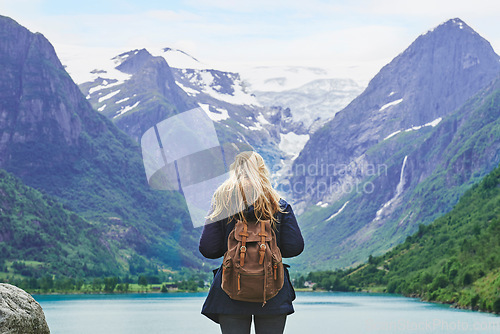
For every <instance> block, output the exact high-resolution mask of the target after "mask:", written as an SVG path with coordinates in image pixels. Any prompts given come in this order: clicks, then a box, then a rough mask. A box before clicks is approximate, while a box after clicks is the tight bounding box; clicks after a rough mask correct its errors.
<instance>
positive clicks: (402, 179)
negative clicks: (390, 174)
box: [374, 155, 408, 221]
mask: <svg viewBox="0 0 500 334" xmlns="http://www.w3.org/2000/svg"><path fill="white" fill-rule="evenodd" d="M407 159H408V156H407V155H405V158H404V159H403V165H402V166H401V174H400V175H399V183H398V185H397V186H396V193H395V194H394V196H393V197H392V198H391V199H390V200H388V201H387V202H386V203H385V204H384V205H382V207H381V208H380V209H379V210H378V211H377V213H376V215H375V219H374V221H376V220H380V217H382V214H383V213H384V211H385V209H386V208H387V207H389V206H391V205H392V203H393V202H394V201H395V200H396V199H397V198H398V197H399V195H401V193H402V192H403V187H404V186H405V176H404V172H405V167H406V160H407Z"/></svg>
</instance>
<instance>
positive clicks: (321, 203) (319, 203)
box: [316, 201, 328, 208]
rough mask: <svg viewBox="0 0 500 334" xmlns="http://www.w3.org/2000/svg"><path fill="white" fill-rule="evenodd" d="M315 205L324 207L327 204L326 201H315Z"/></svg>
mask: <svg viewBox="0 0 500 334" xmlns="http://www.w3.org/2000/svg"><path fill="white" fill-rule="evenodd" d="M316 205H317V206H320V207H322V208H326V207H327V206H328V203H323V202H322V201H319V202H318V203H316Z"/></svg>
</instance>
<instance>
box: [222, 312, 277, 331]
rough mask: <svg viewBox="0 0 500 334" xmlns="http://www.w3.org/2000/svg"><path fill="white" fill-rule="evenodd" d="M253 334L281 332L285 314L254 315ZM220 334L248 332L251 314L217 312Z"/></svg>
mask: <svg viewBox="0 0 500 334" xmlns="http://www.w3.org/2000/svg"><path fill="white" fill-rule="evenodd" d="M253 320H254V326H255V334H282V333H283V331H284V330H285V321H286V314H275V315H254V319H253ZM219 323H220V328H221V330H222V334H250V326H251V324H252V315H239V314H219Z"/></svg>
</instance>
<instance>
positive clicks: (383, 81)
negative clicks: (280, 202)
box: [289, 19, 500, 268]
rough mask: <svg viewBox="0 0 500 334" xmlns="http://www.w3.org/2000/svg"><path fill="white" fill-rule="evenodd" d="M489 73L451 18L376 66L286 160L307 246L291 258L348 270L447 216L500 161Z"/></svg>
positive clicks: (476, 47)
mask: <svg viewBox="0 0 500 334" xmlns="http://www.w3.org/2000/svg"><path fill="white" fill-rule="evenodd" d="M499 76H500V58H499V56H498V55H497V54H496V53H495V52H494V50H493V48H492V47H491V45H490V43H489V42H488V41H486V40H485V39H484V38H482V37H481V36H480V35H479V34H478V33H476V32H475V31H474V30H473V29H472V28H470V27H469V26H468V25H466V24H465V23H464V22H463V21H461V20H460V19H452V20H449V21H447V22H445V23H443V24H441V25H439V26H438V27H436V28H435V29H432V30H431V31H429V32H427V33H425V34H423V35H421V36H419V37H418V38H417V39H416V40H415V41H414V42H413V43H412V44H411V45H410V46H409V47H408V48H407V49H406V50H404V51H403V52H402V53H400V54H399V55H398V56H396V57H395V58H394V59H393V60H392V61H391V62H390V63H389V64H387V65H386V66H384V67H383V68H382V69H381V70H380V72H379V73H378V74H377V75H376V76H375V77H374V78H373V79H372V80H371V81H370V83H369V85H368V87H367V88H366V90H365V91H364V92H363V93H362V94H360V95H359V96H358V97H357V98H356V99H354V100H353V101H352V102H351V103H350V104H349V105H348V106H347V107H346V108H344V109H343V110H341V111H339V112H338V113H337V114H336V116H335V117H334V118H333V119H332V120H330V121H328V122H327V123H326V124H325V125H324V126H323V127H322V128H321V129H320V130H318V131H316V132H315V133H313V134H312V135H311V138H310V140H309V141H308V142H307V144H306V145H305V147H304V149H303V150H302V151H301V152H300V155H299V156H298V157H297V158H296V159H295V160H294V162H293V166H292V171H293V173H291V174H292V175H293V176H292V177H291V178H290V180H289V181H290V183H289V184H290V185H293V192H294V194H295V196H296V197H295V200H296V201H295V207H294V208H295V212H297V213H299V214H301V213H303V214H302V221H301V222H302V224H303V226H304V231H305V232H304V238H305V240H306V242H307V243H308V244H310V245H311V247H309V248H308V249H306V251H305V252H304V255H303V256H301V257H300V259H298V261H302V264H303V265H304V266H305V267H317V266H325V267H326V266H328V267H330V268H331V267H333V266H351V265H356V263H359V262H360V261H365V260H366V258H368V256H369V255H370V254H374V255H375V254H380V253H383V252H385V251H386V250H388V249H390V248H391V247H393V246H394V245H396V244H398V243H400V242H402V241H403V240H404V239H405V238H406V237H407V236H408V235H410V234H412V233H414V232H415V231H416V230H417V229H418V225H419V224H428V223H430V222H432V221H433V220H434V219H435V218H437V217H439V216H441V215H442V214H444V213H446V212H448V211H449V210H450V209H451V208H452V207H453V206H454V205H455V203H456V202H457V200H458V198H459V197H460V196H461V195H462V194H463V193H464V191H465V190H466V189H467V188H468V187H470V186H471V185H472V184H473V183H474V182H477V181H478V180H479V179H480V178H481V177H482V176H483V175H485V174H486V173H488V172H489V171H491V170H492V169H493V168H494V167H496V166H497V165H498V162H499V161H500V158H499V157H500V136H499V134H498V131H496V132H495V130H493V129H498V122H500V120H499V118H498V115H499V102H498V101H499V100H498V96H499V92H500V90H499V87H500V82H499V78H500V77H499ZM304 210H305V211H304ZM325 235H328V236H330V238H329V240H328V243H325V242H324V236H325Z"/></svg>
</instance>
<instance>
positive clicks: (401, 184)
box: [394, 155, 408, 197]
mask: <svg viewBox="0 0 500 334" xmlns="http://www.w3.org/2000/svg"><path fill="white" fill-rule="evenodd" d="M407 159H408V156H407V155H405V158H404V160H403V166H401V174H400V175H399V183H398V186H397V187H396V195H395V196H394V197H398V196H399V195H401V193H402V192H403V187H404V186H405V177H404V172H405V166H406V160H407Z"/></svg>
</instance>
